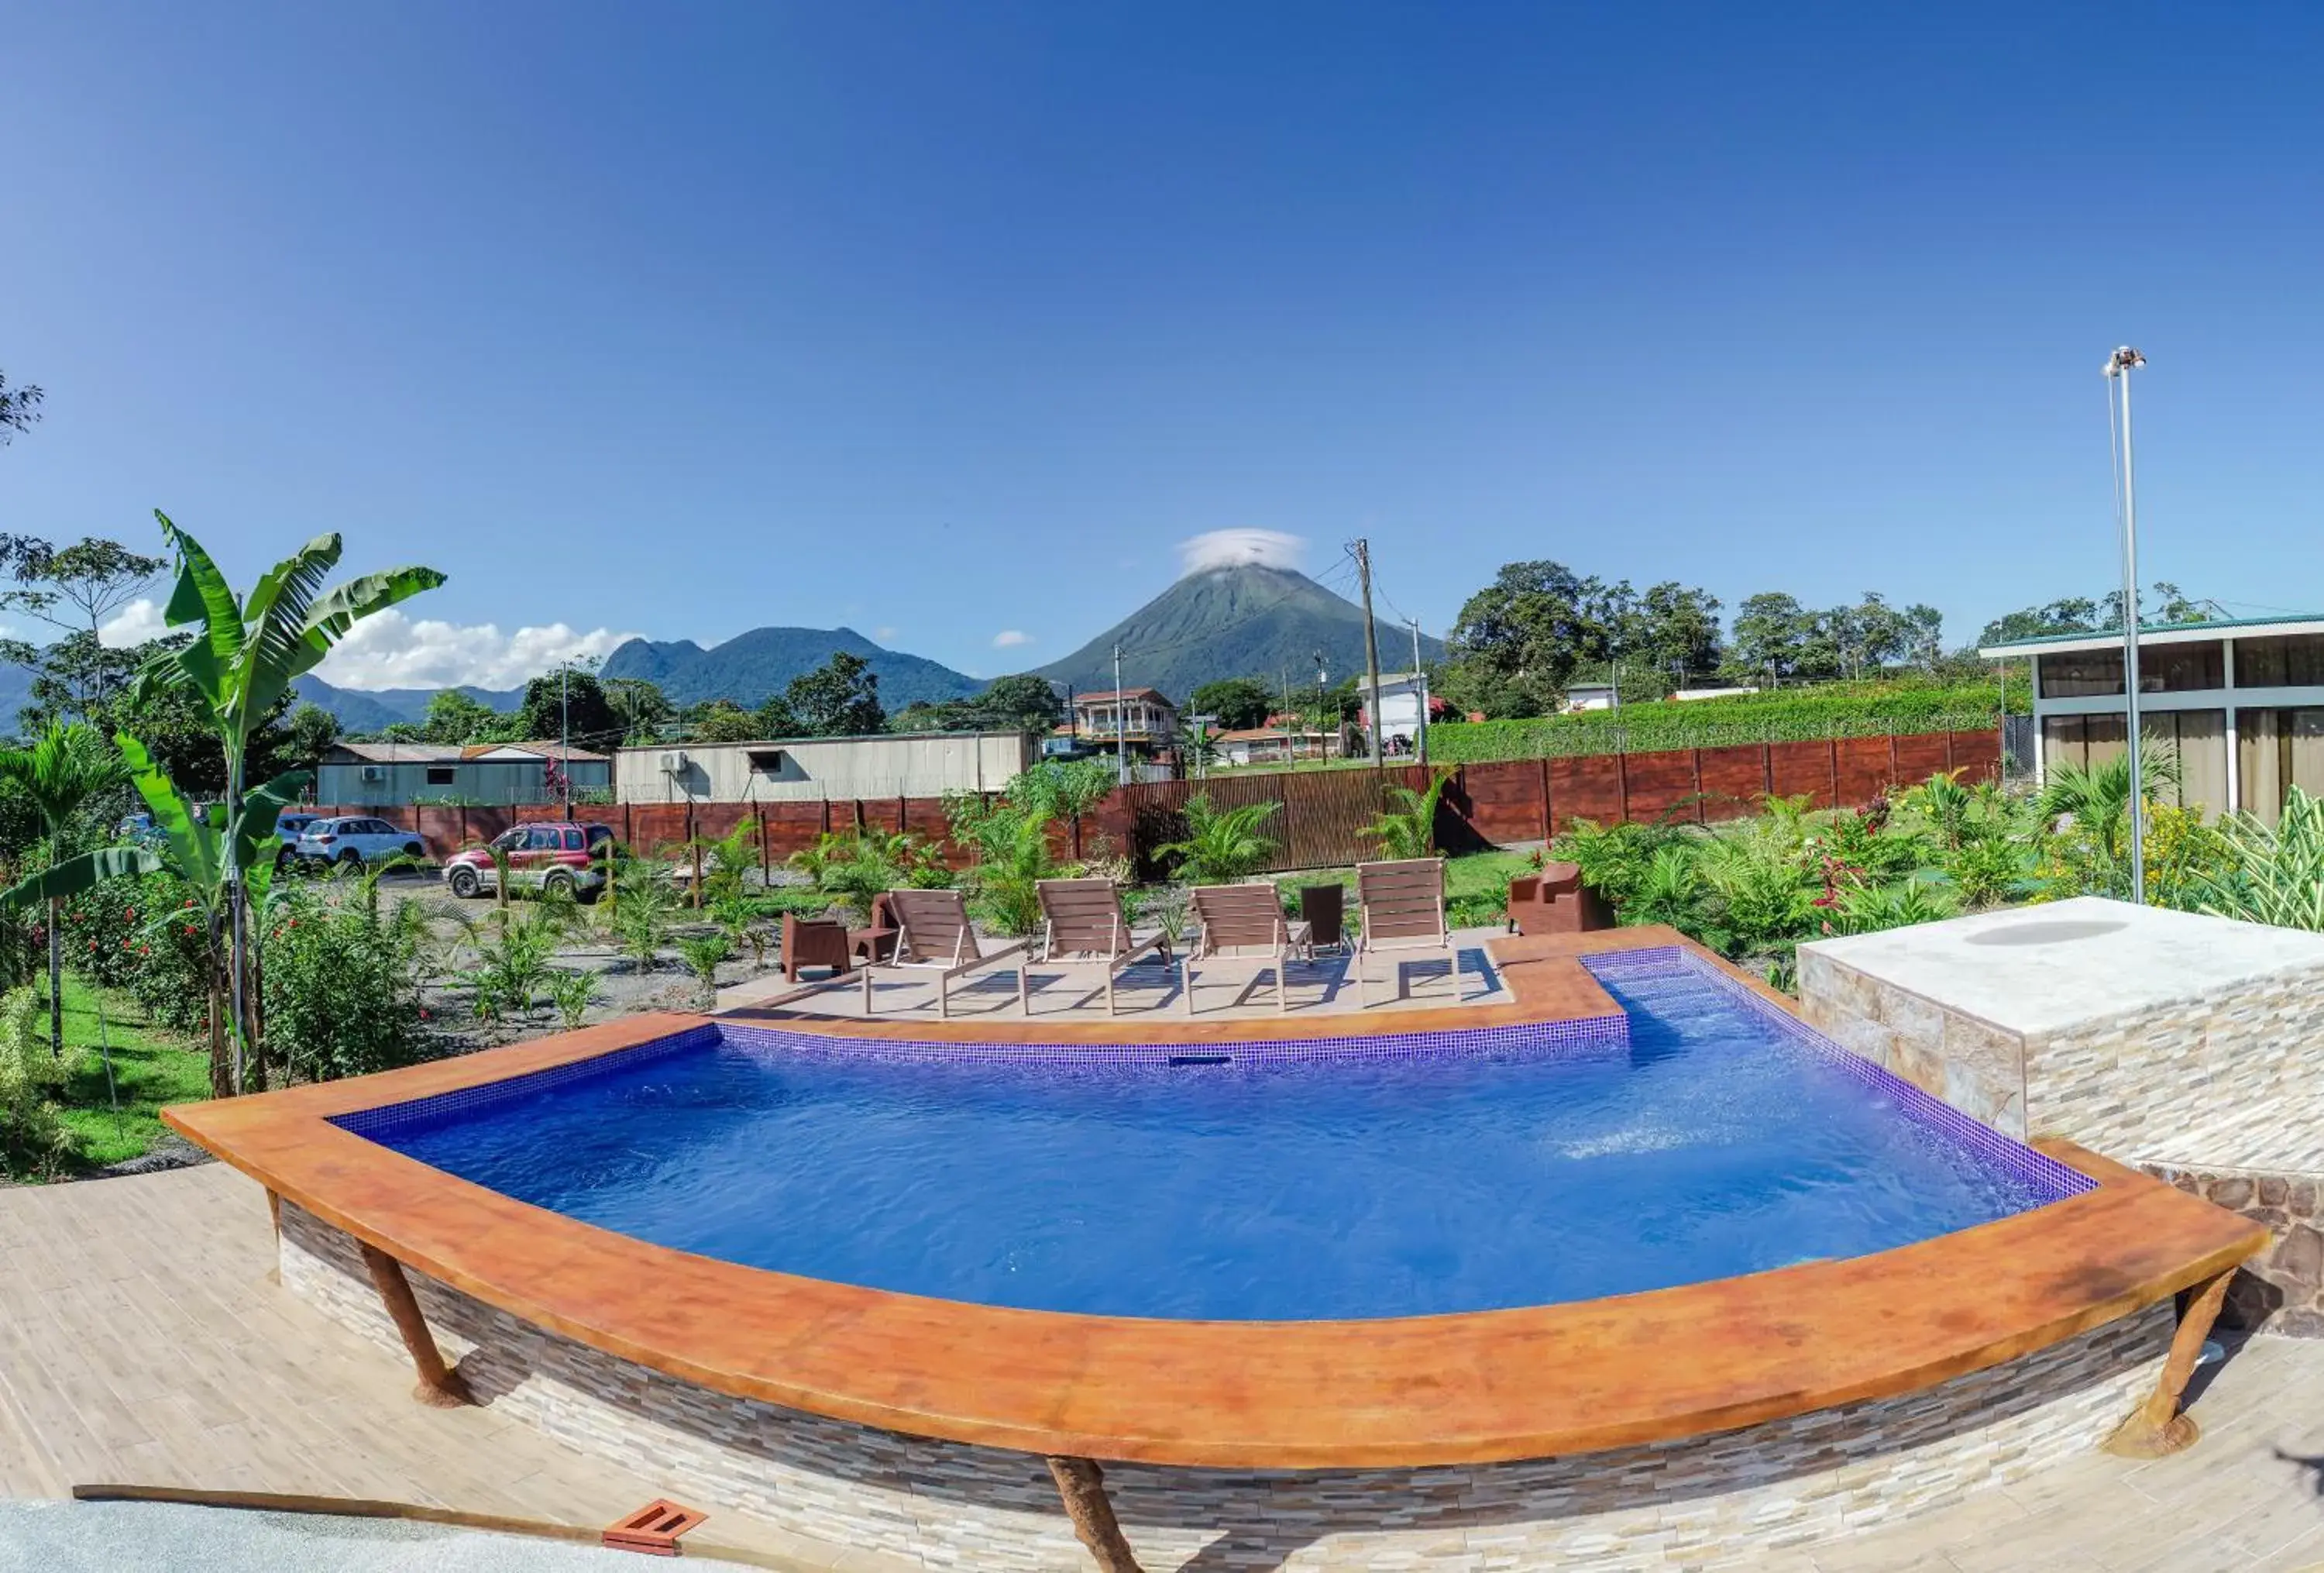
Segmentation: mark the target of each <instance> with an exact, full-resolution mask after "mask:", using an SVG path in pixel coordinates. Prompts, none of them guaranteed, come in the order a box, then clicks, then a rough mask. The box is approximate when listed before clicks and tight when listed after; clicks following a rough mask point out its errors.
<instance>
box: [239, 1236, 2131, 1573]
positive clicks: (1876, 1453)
mask: <svg viewBox="0 0 2324 1573" xmlns="http://www.w3.org/2000/svg"><path fill="white" fill-rule="evenodd" d="M281 1219H282V1235H281V1279H282V1282H283V1284H284V1286H285V1287H287V1288H289V1289H290V1290H291V1291H293V1292H294V1293H297V1294H299V1295H300V1296H302V1297H303V1298H305V1299H306V1300H309V1301H311V1302H312V1303H314V1304H315V1305H317V1306H318V1307H319V1308H320V1309H322V1310H324V1311H325V1312H326V1313H327V1314H328V1315H330V1316H331V1317H333V1318H334V1319H337V1320H338V1321H340V1322H342V1323H344V1324H346V1326H348V1327H350V1328H354V1329H355V1330H356V1331H357V1332H359V1333H361V1334H363V1335H364V1337H368V1338H370V1339H372V1340H373V1341H374V1342H376V1343H378V1344H379V1345H381V1346H383V1348H386V1349H389V1350H392V1351H394V1352H395V1355H396V1357H397V1358H398V1359H399V1360H401V1358H402V1357H403V1356H402V1354H401V1344H400V1342H399V1341H398V1339H397V1337H396V1333H395V1330H394V1328H393V1325H392V1323H391V1322H390V1321H389V1319H388V1318H387V1314H386V1311H385V1309H383V1306H382V1305H381V1303H380V1300H379V1296H378V1294H377V1292H376V1291H375V1290H374V1288H373V1286H372V1284H371V1282H370V1280H369V1278H368V1276H367V1274H366V1273H365V1272H364V1267H363V1264H362V1261H361V1258H360V1256H359V1254H358V1253H357V1252H356V1249H355V1243H354V1241H353V1240H352V1239H350V1238H349V1237H348V1236H347V1235H345V1234H343V1233H341V1232H340V1231H339V1230H337V1229H336V1228H333V1227H331V1226H328V1225H327V1224H324V1223H323V1222H321V1221H320V1220H318V1219H317V1218H315V1217H312V1216H311V1215H310V1214H308V1213H307V1212H305V1211H303V1210H302V1209H300V1208H298V1207H296V1206H294V1205H291V1204H290V1203H287V1202H286V1203H285V1204H284V1205H283V1207H282V1209H281ZM410 1277H411V1280H412V1284H413V1288H414V1289H415V1291H417V1292H418V1295H419V1298H420V1304H421V1307H422V1309H424V1310H425V1311H426V1313H427V1317H428V1319H429V1325H430V1326H431V1327H432V1328H434V1329H435V1330H436V1335H437V1337H438V1340H439V1341H440V1343H441V1344H442V1346H444V1349H445V1352H446V1354H447V1356H457V1359H458V1363H459V1369H460V1373H461V1374H462V1376H463V1377H464V1379H465V1380H466V1382H467V1383H469V1385H470V1387H471V1388H472V1390H473V1391H475V1393H476V1394H477V1395H478V1396H479V1398H480V1399H481V1400H483V1401H484V1402H487V1403H488V1404H489V1405H490V1406H491V1407H492V1408H493V1409H494V1410H496V1411H500V1412H502V1413H504V1414H509V1415H512V1416H514V1417H516V1418H519V1419H521V1420H524V1421H525V1422H526V1423H528V1424H530V1425H532V1426H535V1427H536V1428H538V1429H539V1430H542V1431H544V1432H546V1433H547V1434H548V1435H549V1436H551V1437H554V1438H556V1439H558V1440H559V1441H562V1442H564V1443H566V1444H567V1446H570V1447H572V1448H576V1450H579V1451H581V1452H584V1453H587V1454H592V1455H595V1456H596V1457H603V1458H606V1459H609V1460H611V1461H613V1462H614V1463H616V1464H619V1465H621V1466H622V1467H625V1468H628V1469H630V1470H632V1471H634V1472H635V1473H637V1474H638V1475H640V1476H642V1477H643V1478H645V1479H647V1480H649V1481H659V1482H666V1483H667V1484H668V1486H669V1490H670V1491H672V1492H673V1493H674V1494H678V1495H679V1496H680V1498H681V1499H682V1500H685V1501H687V1502H689V1503H692V1504H695V1505H697V1506H705V1507H710V1508H713V1509H714V1510H715V1509H716V1508H720V1507H724V1508H728V1509H733V1510H739V1511H742V1512H744V1513H750V1514H752V1516H754V1517H757V1518H760V1519H762V1520H765V1521H767V1522H771V1523H774V1524H776V1525H778V1526H779V1527H781V1528H783V1529H785V1530H788V1531H791V1532H793V1533H796V1534H799V1535H804V1536H807V1537H810V1538H813V1539H815V1540H816V1541H823V1542H825V1543H827V1544H829V1545H832V1546H834V1547H843V1546H844V1547H851V1548H854V1549H856V1550H859V1551H862V1552H870V1553H876V1554H884V1556H886V1557H887V1558H889V1559H894V1560H896V1561H900V1562H903V1563H906V1564H910V1565H919V1566H925V1567H930V1568H977V1569H980V1570H982V1569H995V1570H999V1573H1048V1570H1051V1569H1056V1570H1059V1573H1063V1570H1066V1569H1072V1570H1074V1573H1081V1570H1082V1569H1085V1568H1087V1567H1088V1565H1089V1564H1088V1559H1087V1554H1086V1553H1085V1552H1084V1551H1083V1550H1082V1549H1081V1547H1080V1546H1079V1545H1078V1544H1077V1543H1076V1542H1075V1541H1074V1536H1073V1532H1072V1530H1071V1528H1070V1526H1069V1525H1068V1524H1067V1522H1066V1521H1065V1516H1064V1514H1063V1513H1062V1512H1061V1511H1060V1509H1059V1507H1058V1504H1057V1498H1056V1487H1055V1486H1054V1485H1053V1484H1052V1483H1051V1481H1050V1479H1049V1477H1048V1476H1047V1471H1046V1470H1045V1469H1044V1467H1042V1465H1041V1463H1040V1461H1039V1460H1038V1459H1037V1458H1035V1457H1031V1456H1029V1455H1025V1454H1019V1453H1012V1452H1008V1451H1004V1450H1001V1449H997V1448H978V1447H970V1446H966V1445H964V1444H960V1443H954V1442H942V1441H934V1440H929V1439H924V1438H918V1437H908V1436H902V1435H899V1434H896V1433H893V1432H889V1431H883V1430H875V1429H872V1428H869V1427H863V1426H857V1425H853V1424H849V1423H847V1422H844V1421H839V1420H827V1419H824V1418H822V1417H819V1416H816V1415H809V1414H805V1413H800V1412H798V1411H790V1410H785V1409H780V1408H778V1407H776V1406H774V1405H771V1404H766V1403H761V1402H754V1401H751V1400H745V1399H737V1398H731V1397H728V1396H726V1395H724V1394H721V1393H713V1392H711V1391H709V1390H707V1389H705V1388H701V1387H698V1386H696V1385H694V1384H692V1383H685V1382H681V1381H678V1380H677V1379H675V1378H672V1377H669V1376H666V1375H663V1374H660V1373H659V1372H655V1371H651V1370H649V1369H647V1368H645V1367H643V1366H640V1365H634V1364H632V1363H631V1362H628V1361H625V1360H622V1359H619V1358H617V1357H615V1356H610V1355H607V1354H604V1353H603V1352H601V1351H599V1350H596V1349H592V1348H590V1347H588V1346H585V1345H581V1344H578V1343H576V1342H574V1341H572V1340H570V1339H567V1338H565V1337H559V1336H558V1335H557V1334H554V1333H551V1332H549V1331H547V1330H546V1329H544V1328H539V1327H535V1326H533V1325H531V1324H530V1323H526V1322H523V1321H521V1320H519V1319H516V1318H514V1317H512V1316H509V1315H508V1314H506V1313H504V1312H502V1311H499V1310H496V1309H493V1308H492V1307H489V1306H486V1305H484V1304H483V1303H482V1302H481V1301H478V1300H474V1299H472V1298H470V1297H469V1296H467V1295H465V1294H462V1293H459V1292H457V1291H453V1290H451V1289H448V1288H447V1287H445V1286H444V1285H442V1284H439V1283H437V1282H433V1281H432V1280H429V1278H427V1277H426V1276H425V1275H424V1274H421V1273H419V1272H412V1273H411V1274H410ZM2172 1324H2173V1318H2172V1307H2171V1303H2170V1302H2169V1301H2168V1300H2164V1301H2163V1302H2160V1303H2158V1304H2155V1305H2152V1306H2149V1307H2147V1308H2145V1309H2143V1310H2141V1311H2138V1312H2136V1313H2135V1314H2133V1315H2131V1316H2129V1317H2126V1318H2124V1319H2121V1320H2118V1321H2115V1322H2111V1323H2108V1324H2107V1325H2106V1326H2104V1327H2101V1328H2095V1329H2093V1330H2092V1331H2090V1332H2089V1333H2086V1334H2083V1335H2081V1336H2080V1337H2075V1338H2070V1339H2068V1340H2066V1341H2065V1342H2064V1343H2061V1344H2058V1345H2055V1346H2052V1347H2050V1348H2047V1349H2043V1350H2040V1351H2037V1352H2036V1353H2034V1354H2032V1355H2028V1356H2023V1357H2021V1358H2019V1359H2016V1360H2012V1361H2008V1362H2006V1363H2004V1364H2002V1365H1997V1366H1993V1367H1990V1368H1988V1369H1987V1370H1985V1371H1980V1372H1973V1373H1970V1374H1967V1375H1964V1376H1960V1377H1956V1378H1954V1379H1953V1380H1951V1381H1949V1382H1945V1383H1940V1384H1939V1385H1937V1386H1935V1387H1932V1388H1930V1389H1928V1390H1926V1391H1924V1392H1921V1393H1911V1394H1907V1395H1904V1396H1902V1397H1898V1398H1892V1399H1882V1400H1876V1401H1870V1402H1861V1403H1855V1404H1848V1405H1842V1406H1840V1407H1838V1408H1834V1409H1829V1410H1821V1411H1815V1412H1812V1413H1809V1414H1803V1415H1799V1416H1794V1417H1793V1418H1791V1419H1788V1420H1772V1421H1767V1422H1766V1423H1763V1424H1760V1425H1755V1426H1749V1427H1746V1428H1744V1429H1742V1430H1734V1431H1727V1432H1722V1433H1719V1434H1717V1435H1711V1436H1704V1437H1699V1438H1692V1439H1686V1440H1683V1441H1677V1442H1667V1443H1658V1444H1654V1445H1651V1446H1645V1447H1635V1448H1617V1449H1613V1450H1610V1451H1607V1452H1600V1453H1591V1454H1583V1455H1579V1456H1575V1457H1566V1458H1553V1459H1539V1460H1530V1461H1525V1462H1517V1463H1508V1464H1493V1465H1462V1466H1446V1467H1427V1468H1415V1469H1363V1470H1319V1471H1296V1470H1248V1471H1241V1470H1219V1469H1182V1468H1165V1467H1153V1466H1147V1465H1136V1464H1116V1465H1108V1466H1107V1467H1106V1481H1107V1485H1108V1488H1109V1490H1110V1492H1111V1494H1112V1498H1113V1503H1114V1506H1115V1510H1116V1512H1117V1513H1119V1514H1120V1519H1121V1522H1122V1526H1123V1529H1124V1531H1125V1532H1126V1533H1127V1534H1128V1536H1129V1538H1130V1543H1131V1545H1132V1546H1133V1547H1134V1548H1135V1549H1136V1550H1138V1552H1139V1557H1140V1559H1141V1560H1142V1561H1144V1563H1145V1565H1146V1566H1148V1568H1168V1567H1175V1566H1177V1565H1179V1564H1180V1563H1182V1562H1184V1561H1185V1560H1186V1559H1189V1558H1192V1557H1194V1556H1195V1555H1196V1554H1197V1553H1198V1552H1200V1551H1203V1550H1204V1549H1205V1548H1211V1547H1214V1546H1215V1547H1217V1548H1218V1550H1213V1552H1212V1555H1213V1558H1217V1557H1220V1555H1221V1553H1222V1551H1224V1552H1226V1553H1228V1554H1227V1555H1226V1557H1225V1559H1224V1560H1222V1562H1221V1565H1222V1566H1225V1565H1234V1566H1241V1565H1243V1564H1244V1563H1245V1562H1249V1563H1250V1565H1252V1566H1265V1567H1269V1568H1277V1567H1280V1568H1292V1569H1361V1570H1364V1573H1388V1570H1389V1569H1396V1570H1398V1573H1403V1570H1406V1569H1423V1570H1429V1573H1434V1570H1436V1569H1457V1570H1463V1573H1466V1570H1471V1569H1474V1570H1480V1573H1481V1570H1482V1569H1486V1568H1545V1567H1556V1568H1567V1569H1574V1570H1577V1573H1578V1570H1582V1569H1588V1570H1591V1573H1646V1570H1649V1569H1665V1568H1678V1567H1685V1568H1704V1569H1709V1568H1748V1567H1751V1566H1753V1565H1755V1564H1756V1563H1757V1561H1758V1560H1759V1559H1761V1558H1762V1557H1763V1556H1764V1555H1765V1553H1766V1552H1767V1551H1768V1550H1773V1549H1775V1548H1781V1547H1795V1546H1806V1545H1811V1544H1814V1543H1816V1542H1819V1541H1827V1540H1831V1539H1834V1538H1836V1537H1839V1536H1841V1535H1844V1534H1849V1533H1854V1532H1858V1531H1863V1530H1866V1529H1869V1528H1871V1527H1874V1526H1876V1525H1879V1524H1884V1523H1888V1522H1895V1521H1897V1520H1901V1519H1904V1518H1908V1517H1911V1516H1912V1515H1914V1514H1915V1513H1922V1512H1925V1511H1927V1510H1929V1509H1932V1508H1936V1507H1941V1506H1943V1505H1945V1504H1950V1503H1953V1502H1957V1501H1959V1500H1960V1499H1961V1498H1962V1497H1964V1496H1966V1495H1968V1494H1969V1493H1971V1492H1974V1491H1978V1490H1980V1489H1983V1488H1986V1487H1988V1486H1993V1485H2005V1484H2007V1483H2008V1482H2011V1481H2014V1480H2017V1479H2021V1478H2023V1477H2024V1476H2028V1475H2031V1474H2033V1473H2034V1472H2035V1471H2037V1470H2040V1469H2042V1468H2043V1467H2048V1466H2050V1465H2052V1464H2054V1463H2057V1462H2060V1461H2061V1460H2062V1459H2065V1458H2068V1457H2074V1456H2076V1455H2080V1454H2083V1453H2087V1452H2089V1450H2091V1449H2092V1448H2096V1447H2097V1446H2098V1443H2099V1441H2100V1440H2102V1439H2104V1438H2105V1436H2106V1435H2107V1432H2109V1431H2110V1430H2112V1429H2113V1428H2114V1427H2115V1425H2116V1423H2118V1422H2119V1421H2120V1420H2121V1419H2122V1418H2123V1416H2124V1415H2125V1414H2126V1413H2128V1412H2129V1411H2130V1410H2131V1408H2132V1407H2133V1406H2134V1405H2135V1403H2136V1402H2138V1401H2139V1400H2140V1399H2141V1398H2143V1397H2144V1395H2145V1394H2146V1393H2148V1392H2149V1391H2150V1390H2151V1389H2152V1388H2153V1383H2154V1381H2155V1378H2156V1376H2157V1374H2158V1373H2159V1371H2160V1369H2161V1366H2162V1362H2163V1354H2164V1351H2165V1350H2166V1348H2167V1347H2168V1345H2169V1342H2170V1338H2171V1334H2172Z"/></svg>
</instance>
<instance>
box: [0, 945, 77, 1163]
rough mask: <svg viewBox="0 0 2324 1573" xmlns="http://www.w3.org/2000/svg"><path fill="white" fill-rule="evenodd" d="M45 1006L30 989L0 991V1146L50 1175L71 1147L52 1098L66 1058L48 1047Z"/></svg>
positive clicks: (61, 1082)
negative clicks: (45, 1031) (4, 992)
mask: <svg viewBox="0 0 2324 1573" xmlns="http://www.w3.org/2000/svg"><path fill="white" fill-rule="evenodd" d="M46 1015H47V1009H46V1007H45V1006H44V1005H43V1004H42V1000H41V995H40V994H39V993H38V992H37V991H36V990H34V989H32V988H30V987H19V988H12V989H10V990H9V991H8V992H7V994H6V995H0V1144H5V1148H6V1150H7V1152H8V1153H9V1154H10V1156H12V1157H14V1158H15V1159H17V1160H19V1161H24V1162H27V1163H30V1164H32V1165H34V1166H36V1167H38V1168H39V1169H40V1170H42V1171H43V1172H45V1173H50V1174H53V1173H55V1172H57V1171H58V1170H60V1169H61V1168H62V1167H63V1165H64V1162H65V1161H66V1159H67V1158H69V1156H70V1154H71V1151H72V1133H71V1132H69V1131H68V1130H67V1129H66V1128H65V1126H64V1124H63V1122H62V1121H60V1120H59V1119H58V1118H57V1109H56V1104H55V1102H54V1097H55V1094H56V1092H57V1090H58V1089H59V1088H60V1087H62V1086H63V1085H64V1081H65V1077H66V1073H67V1069H68V1066H67V1062H66V1061H65V1060H63V1059H60V1058H59V1057H58V1056H56V1055H54V1054H52V1053H51V1052H50V1051H49V1043H48V1040H47V1037H46V1035H45V1033H44V1032H43V1030H42V1029H43V1019H44V1018H45V1016H46Z"/></svg>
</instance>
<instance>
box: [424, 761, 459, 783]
mask: <svg viewBox="0 0 2324 1573" xmlns="http://www.w3.org/2000/svg"><path fill="white" fill-rule="evenodd" d="M459 775H460V772H459V770H458V768H457V767H456V766H454V765H449V764H431V765H429V767H428V784H429V786H450V785H451V784H452V783H453V782H455V781H457V780H458V779H459Z"/></svg>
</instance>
